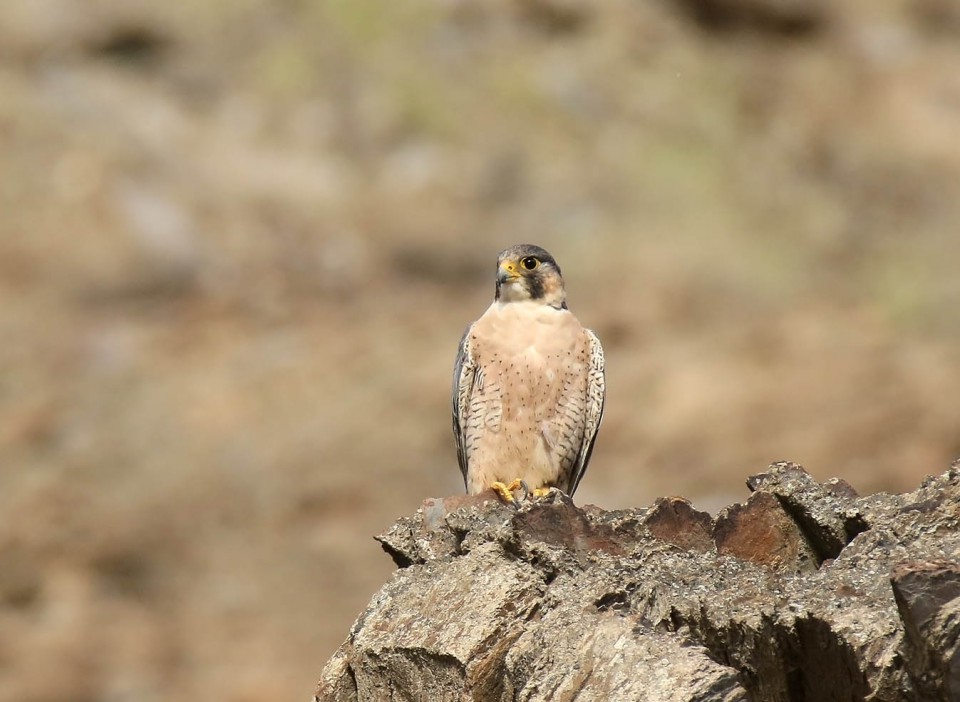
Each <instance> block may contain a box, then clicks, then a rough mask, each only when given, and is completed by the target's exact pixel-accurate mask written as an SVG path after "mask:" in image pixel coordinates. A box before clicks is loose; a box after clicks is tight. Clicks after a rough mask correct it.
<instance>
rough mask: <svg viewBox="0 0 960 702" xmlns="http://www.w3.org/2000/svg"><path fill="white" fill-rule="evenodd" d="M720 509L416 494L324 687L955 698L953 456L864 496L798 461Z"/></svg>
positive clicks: (957, 479)
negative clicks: (392, 565)
mask: <svg viewBox="0 0 960 702" xmlns="http://www.w3.org/2000/svg"><path fill="white" fill-rule="evenodd" d="M748 484H749V486H750V487H751V489H753V490H754V492H753V494H752V495H751V496H750V498H749V499H748V500H747V501H746V503H745V504H743V505H734V506H732V507H730V508H727V509H726V510H724V511H723V512H722V513H721V515H720V516H719V517H718V518H717V519H716V520H714V519H711V518H710V517H709V515H706V514H705V513H702V512H697V511H696V510H694V509H693V508H692V507H690V505H689V503H686V502H685V501H684V500H682V499H679V498H671V499H669V500H658V501H657V502H656V503H655V504H654V506H653V507H652V508H650V509H635V510H618V511H605V510H602V509H599V508H597V507H592V506H589V507H584V508H580V507H576V506H575V505H574V504H573V503H572V502H571V501H570V500H569V498H567V497H565V496H563V495H561V494H554V495H551V496H549V497H548V498H546V499H544V500H542V501H538V502H535V503H534V502H531V503H528V504H524V505H523V506H522V507H521V508H520V509H518V510H517V509H514V508H512V507H509V506H506V505H503V504H501V503H500V502H498V501H496V500H494V499H488V497H489V496H479V497H457V498H447V499H444V500H427V501H426V502H425V503H424V505H423V507H422V508H421V509H420V510H419V511H418V512H417V514H416V515H414V516H412V517H405V518H402V519H400V520H399V521H398V522H397V523H396V524H395V525H394V527H393V528H392V529H391V530H390V531H389V532H388V533H387V534H385V535H383V536H381V537H379V540H380V542H381V543H382V544H383V547H384V549H385V550H386V551H387V552H388V553H390V555H391V556H392V557H393V559H394V561H395V562H396V563H397V564H398V566H400V570H398V572H397V573H396V574H395V576H394V577H393V579H392V580H391V581H390V582H389V583H387V584H386V585H385V586H384V587H383V588H382V589H381V590H380V592H379V593H377V595H376V596H375V597H374V598H373V600H372V601H371V603H370V605H369V606H368V607H367V609H366V610H365V611H364V612H363V613H362V614H361V615H360V617H359V618H358V619H357V621H356V623H355V624H354V626H353V628H352V630H351V632H350V634H349V636H348V638H347V641H346V642H345V643H344V644H343V646H341V648H340V649H339V650H338V652H337V653H336V654H335V655H334V657H333V658H332V659H331V661H330V662H329V663H328V664H327V666H326V668H325V669H324V671H323V674H322V677H321V681H320V686H319V689H318V691H317V696H316V699H317V700H324V701H326V700H357V701H358V702H363V701H366V700H370V701H379V700H394V699H396V700H457V701H460V700H471V701H476V702H481V701H482V702H486V701H488V700H491V701H495V702H507V701H514V700H517V701H519V700H523V701H529V702H533V701H536V700H572V699H577V700H580V701H589V700H598V701H599V700H610V701H614V700H649V701H651V702H653V701H657V702H661V701H665V700H666V701H676V702H681V701H684V702H685V701H689V702H693V701H697V702H702V701H707V700H716V701H718V702H720V701H723V702H727V701H733V700H744V701H746V700H750V702H799V701H801V700H802V701H805V702H810V701H813V700H816V701H817V702H821V701H822V702H831V701H833V700H837V701H841V700H869V701H872V702H881V701H882V702H901V701H902V702H907V701H913V700H922V701H924V702H925V701H926V700H944V701H946V700H955V699H958V698H957V694H958V689H960V687H958V679H960V672H958V662H960V565H958V563H960V468H958V466H954V467H953V468H952V469H951V470H950V471H948V472H947V473H944V474H943V475H941V476H939V477H937V478H931V479H929V480H927V481H926V482H925V483H924V484H923V485H922V486H921V487H920V488H919V489H918V490H917V491H915V492H912V493H908V494H904V495H873V496H869V497H862V498H861V497H857V496H856V494H855V493H854V492H853V491H852V489H851V488H849V486H845V485H844V484H842V483H840V482H837V481H828V482H827V483H824V484H817V483H816V482H815V481H813V479H812V478H810V476H809V475H807V474H806V472H805V471H803V469H802V468H800V467H799V466H797V465H795V464H786V463H784V464H774V465H773V466H771V468H770V470H769V471H767V472H766V473H764V474H761V475H758V476H753V477H752V478H750V480H749V482H748Z"/></svg>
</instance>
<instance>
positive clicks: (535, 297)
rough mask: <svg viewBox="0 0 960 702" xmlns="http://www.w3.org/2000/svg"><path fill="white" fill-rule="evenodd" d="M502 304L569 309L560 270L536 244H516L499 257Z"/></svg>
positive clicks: (500, 299) (499, 296)
mask: <svg viewBox="0 0 960 702" xmlns="http://www.w3.org/2000/svg"><path fill="white" fill-rule="evenodd" d="M496 300H497V301H499V302H522V301H533V302H541V303H543V304H544V305H550V306H552V307H557V308H563V309H566V307H567V294H566V292H565V291H564V288H563V276H562V275H561V274H560V266H558V265H557V262H556V261H555V260H554V258H553V256H551V255H550V254H549V253H548V252H547V251H546V250H544V249H542V248H540V247H539V246H534V245H533V244H517V245H516V246H511V247H510V248H509V249H504V250H503V251H501V252H500V255H499V256H497V293H496Z"/></svg>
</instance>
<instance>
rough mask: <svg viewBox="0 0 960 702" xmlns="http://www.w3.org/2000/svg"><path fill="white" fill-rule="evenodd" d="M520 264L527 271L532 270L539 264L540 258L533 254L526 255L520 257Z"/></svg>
mask: <svg viewBox="0 0 960 702" xmlns="http://www.w3.org/2000/svg"><path fill="white" fill-rule="evenodd" d="M520 265H521V266H523V267H524V268H526V269H527V270H528V271H532V270H533V269H535V268H536V267H537V266H539V265H540V259H538V258H535V257H533V256H527V257H526V258H522V259H520Z"/></svg>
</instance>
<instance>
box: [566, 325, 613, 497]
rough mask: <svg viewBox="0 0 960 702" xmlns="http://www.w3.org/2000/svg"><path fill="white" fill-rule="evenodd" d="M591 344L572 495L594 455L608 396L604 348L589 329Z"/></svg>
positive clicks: (571, 488) (572, 481)
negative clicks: (580, 440)
mask: <svg viewBox="0 0 960 702" xmlns="http://www.w3.org/2000/svg"><path fill="white" fill-rule="evenodd" d="M584 331H585V332H586V334H587V337H588V341H589V344H590V369H589V371H588V374H587V403H586V408H585V410H584V427H583V443H582V444H581V445H580V453H579V454H578V455H577V462H576V463H575V464H574V466H573V476H572V480H571V481H570V485H571V487H570V494H571V495H573V493H574V492H575V491H576V489H577V486H578V485H579V484H580V480H581V478H583V474H584V473H586V472H587V464H588V463H589V462H590V454H592V453H593V444H594V443H595V442H596V440H597V432H598V431H599V430H600V420H601V419H603V404H604V399H605V398H606V395H607V386H606V379H605V377H604V361H603V347H602V346H601V345H600V339H598V338H597V335H596V334H594V333H593V332H592V331H590V330H589V329H584Z"/></svg>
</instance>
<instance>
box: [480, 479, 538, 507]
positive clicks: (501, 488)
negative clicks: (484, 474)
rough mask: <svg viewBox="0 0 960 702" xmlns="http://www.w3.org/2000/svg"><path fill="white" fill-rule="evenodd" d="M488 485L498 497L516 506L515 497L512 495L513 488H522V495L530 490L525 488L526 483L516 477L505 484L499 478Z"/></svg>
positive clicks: (525, 494)
mask: <svg viewBox="0 0 960 702" xmlns="http://www.w3.org/2000/svg"><path fill="white" fill-rule="evenodd" d="M490 487H491V488H493V491H494V492H496V493H497V494H498V495H500V499H501V500H503V501H504V502H506V503H507V504H508V505H513V506H514V507H516V506H517V498H515V497H514V496H513V491H514V490H523V494H524V497H526V496H527V494H528V493H529V492H530V491H529V490H528V489H527V484H526V483H525V482H523V481H522V480H520V478H517V479H516V480H514V481H513V482H512V483H510V484H509V485H507V484H506V483H501V482H500V481H499V480H497V481H496V482H493V483H490Z"/></svg>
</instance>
